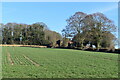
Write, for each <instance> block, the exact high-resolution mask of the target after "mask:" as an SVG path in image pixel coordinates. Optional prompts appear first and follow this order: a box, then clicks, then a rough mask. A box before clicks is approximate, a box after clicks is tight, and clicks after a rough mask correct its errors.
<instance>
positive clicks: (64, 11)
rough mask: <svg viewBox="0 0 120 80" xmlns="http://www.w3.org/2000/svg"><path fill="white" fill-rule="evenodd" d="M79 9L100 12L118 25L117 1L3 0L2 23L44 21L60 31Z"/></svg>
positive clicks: (52, 28) (90, 12)
mask: <svg viewBox="0 0 120 80" xmlns="http://www.w3.org/2000/svg"><path fill="white" fill-rule="evenodd" d="M79 11H80V12H84V13H87V14H92V13H96V12H101V13H103V14H105V15H106V16H107V17H108V18H109V19H111V20H113V21H114V23H115V25H116V26H118V3H117V2H3V3H2V23H4V24H6V23H8V22H16V23H25V24H33V23H36V22H44V23H45V24H46V25H47V26H48V28H49V29H51V30H53V31H56V32H59V33H61V30H62V29H64V28H65V26H66V25H67V23H66V19H68V18H69V17H70V16H72V15H74V14H75V12H79ZM117 36H118V35H117Z"/></svg>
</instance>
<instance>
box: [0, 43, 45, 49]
mask: <svg viewBox="0 0 120 80" xmlns="http://www.w3.org/2000/svg"><path fill="white" fill-rule="evenodd" d="M0 46H14V47H39V48H47V46H39V45H16V44H14V45H8V44H7V45H0Z"/></svg>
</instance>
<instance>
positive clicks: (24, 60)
mask: <svg viewBox="0 0 120 80" xmlns="http://www.w3.org/2000/svg"><path fill="white" fill-rule="evenodd" d="M2 49H3V52H2V57H3V58H2V60H3V77H4V78H117V77H118V62H119V61H120V60H118V54H112V53H102V52H88V51H80V50H71V49H52V48H31V47H2Z"/></svg>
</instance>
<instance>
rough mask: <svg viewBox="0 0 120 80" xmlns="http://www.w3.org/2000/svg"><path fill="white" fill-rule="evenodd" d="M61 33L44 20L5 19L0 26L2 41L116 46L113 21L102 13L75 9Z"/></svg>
mask: <svg viewBox="0 0 120 80" xmlns="http://www.w3.org/2000/svg"><path fill="white" fill-rule="evenodd" d="M66 21H67V25H66V27H65V29H63V30H62V35H61V34H60V33H57V32H55V31H51V30H50V29H49V28H48V27H47V25H46V24H45V23H43V22H37V23H34V24H31V25H28V24H18V23H7V24H1V26H2V34H1V35H2V44H23V45H44V46H48V47H64V48H77V49H91V48H92V49H97V50H99V49H108V50H113V49H115V45H116V43H117V38H116V36H115V35H114V34H113V32H114V33H115V32H116V26H115V25H114V22H113V21H112V20H110V19H109V18H107V17H106V16H105V15H104V14H102V13H93V14H86V13H83V12H76V13H75V14H74V15H72V16H71V17H70V18H68V19H67V20H66Z"/></svg>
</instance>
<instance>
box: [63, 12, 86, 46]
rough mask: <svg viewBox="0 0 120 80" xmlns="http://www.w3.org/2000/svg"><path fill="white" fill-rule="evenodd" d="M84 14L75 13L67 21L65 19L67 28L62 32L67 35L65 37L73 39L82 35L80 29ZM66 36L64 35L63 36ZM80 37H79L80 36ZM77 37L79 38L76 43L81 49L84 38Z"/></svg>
mask: <svg viewBox="0 0 120 80" xmlns="http://www.w3.org/2000/svg"><path fill="white" fill-rule="evenodd" d="M86 15H87V14H86V13H83V12H76V13H75V14H74V15H73V16H71V17H70V18H69V19H67V20H66V21H67V26H66V28H65V29H63V30H62V32H64V34H66V33H67V37H72V38H73V37H74V36H75V35H77V36H78V35H79V34H82V32H83V31H82V28H83V19H84V18H85V17H86ZM65 36H66V35H65ZM80 36H81V35H80ZM80 36H79V37H77V38H79V41H78V40H77V41H78V43H80V45H81V47H83V41H84V37H82V36H81V37H82V38H81V37H80Z"/></svg>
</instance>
